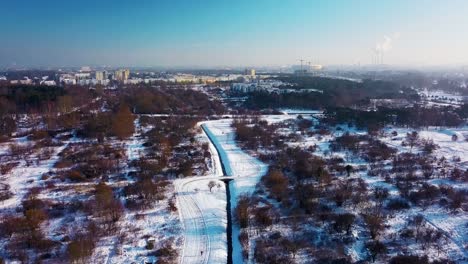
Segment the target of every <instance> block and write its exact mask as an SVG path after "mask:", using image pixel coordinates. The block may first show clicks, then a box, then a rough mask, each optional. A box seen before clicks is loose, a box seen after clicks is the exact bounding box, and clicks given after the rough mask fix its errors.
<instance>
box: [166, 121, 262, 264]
mask: <svg viewBox="0 0 468 264" xmlns="http://www.w3.org/2000/svg"><path fill="white" fill-rule="evenodd" d="M231 123H232V120H231V119H222V120H214V121H207V122H204V127H205V129H206V131H205V132H206V133H207V134H208V135H209V137H210V138H211V139H212V141H213V142H211V141H210V142H209V145H210V152H211V156H212V159H213V167H214V170H213V172H211V173H210V175H207V176H202V177H191V178H187V179H179V180H176V181H175V183H174V185H175V188H176V193H177V206H178V209H179V214H180V218H181V220H182V223H183V226H184V232H185V236H184V237H185V239H184V246H183V250H182V253H181V257H180V262H181V263H226V262H227V256H228V254H227V237H226V226H227V213H226V193H225V187H224V184H222V183H221V181H220V180H221V179H233V181H231V182H230V183H229V184H230V185H229V187H230V191H231V201H230V202H231V211H233V209H234V208H235V207H236V206H237V200H238V197H239V196H240V195H241V194H244V193H247V194H249V193H252V192H253V191H254V190H255V185H256V184H257V183H258V181H259V180H260V178H261V176H263V175H264V174H265V173H266V171H267V166H266V165H265V164H263V163H262V162H260V161H259V160H257V159H256V158H254V157H251V156H250V155H248V154H247V153H245V152H244V151H243V150H242V149H240V148H239V146H237V144H236V143H235V140H234V139H235V137H234V136H235V135H234V130H233V129H232V127H231ZM213 144H214V145H216V147H215V146H214V145H213ZM217 150H219V155H218V151H217ZM219 157H221V160H222V162H223V165H224V170H225V173H226V175H227V177H221V176H222V175H223V173H222V172H221V171H222V167H221V160H220V159H219ZM211 180H217V181H218V182H219V183H221V186H220V187H219V188H218V187H215V188H213V190H212V192H210V191H209V189H208V182H209V181H211ZM239 234H240V230H239V229H238V228H237V227H233V232H232V239H233V241H232V245H233V252H232V259H233V263H242V262H243V259H242V247H241V244H240V242H239V238H238V237H239Z"/></svg>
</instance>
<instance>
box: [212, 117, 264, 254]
mask: <svg viewBox="0 0 468 264" xmlns="http://www.w3.org/2000/svg"><path fill="white" fill-rule="evenodd" d="M231 123H232V120H231V119H223V120H215V121H208V122H206V123H205V125H206V128H207V129H208V130H209V131H210V134H212V135H213V136H214V138H215V140H214V143H215V144H216V145H217V147H218V149H222V152H224V155H221V157H222V159H223V162H224V164H225V166H227V167H228V168H226V171H227V174H228V175H229V171H230V172H231V173H232V175H230V176H232V177H233V178H234V180H233V181H231V182H230V185H229V188H230V191H231V211H233V209H234V208H235V207H236V206H237V201H238V198H239V196H240V195H242V194H251V193H252V192H253V191H254V190H255V185H256V184H257V183H258V182H259V181H260V178H261V177H262V176H263V175H264V174H265V173H266V172H267V169H268V167H267V165H266V164H264V163H262V162H261V161H259V160H258V159H256V158H254V157H252V156H250V155H248V154H247V153H245V152H244V151H243V150H242V149H241V148H240V147H239V146H238V145H237V144H236V142H235V137H234V136H235V135H234V130H233V128H232V127H231ZM239 234H240V230H239V229H238V228H237V227H236V226H235V225H233V231H232V239H233V243H232V247H233V252H232V258H233V262H234V263H242V262H243V260H242V247H241V244H240V242H239V239H238V238H239Z"/></svg>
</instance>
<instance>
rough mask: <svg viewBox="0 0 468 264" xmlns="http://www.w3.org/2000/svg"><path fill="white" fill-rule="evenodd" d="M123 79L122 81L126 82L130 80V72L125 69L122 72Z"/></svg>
mask: <svg viewBox="0 0 468 264" xmlns="http://www.w3.org/2000/svg"><path fill="white" fill-rule="evenodd" d="M123 77H124V79H123V80H124V81H125V80H128V78H130V70H128V69H126V70H123Z"/></svg>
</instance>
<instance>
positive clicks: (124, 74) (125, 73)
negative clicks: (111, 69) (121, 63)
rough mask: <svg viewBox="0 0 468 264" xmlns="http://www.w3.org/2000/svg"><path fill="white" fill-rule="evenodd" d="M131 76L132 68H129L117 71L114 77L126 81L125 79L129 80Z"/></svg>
mask: <svg viewBox="0 0 468 264" xmlns="http://www.w3.org/2000/svg"><path fill="white" fill-rule="evenodd" d="M129 77H130V70H128V69H126V70H117V71H115V76H114V78H115V79H116V80H117V81H121V82H124V81H126V80H128V78H129Z"/></svg>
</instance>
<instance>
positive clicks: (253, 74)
mask: <svg viewBox="0 0 468 264" xmlns="http://www.w3.org/2000/svg"><path fill="white" fill-rule="evenodd" d="M244 75H250V77H255V69H245V71H244Z"/></svg>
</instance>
